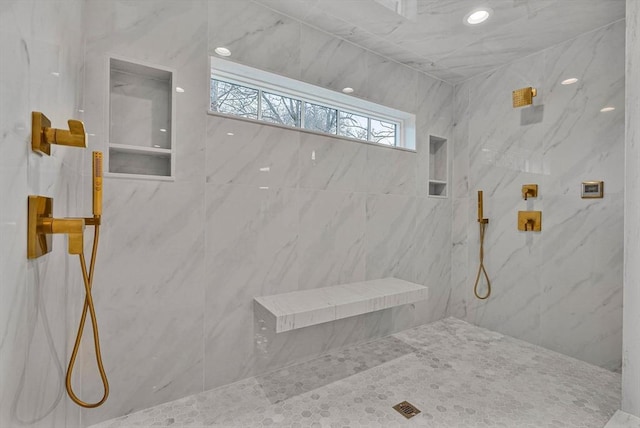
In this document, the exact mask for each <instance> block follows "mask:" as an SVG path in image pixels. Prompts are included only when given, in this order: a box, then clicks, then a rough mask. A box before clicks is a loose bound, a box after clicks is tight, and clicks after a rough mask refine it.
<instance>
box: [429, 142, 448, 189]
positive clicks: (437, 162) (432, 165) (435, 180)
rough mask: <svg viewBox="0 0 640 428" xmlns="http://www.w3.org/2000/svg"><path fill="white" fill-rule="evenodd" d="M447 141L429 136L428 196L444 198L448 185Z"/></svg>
mask: <svg viewBox="0 0 640 428" xmlns="http://www.w3.org/2000/svg"><path fill="white" fill-rule="evenodd" d="M448 159H449V157H448V156H447V140H446V139H445V138H440V137H436V136H434V135H430V136H429V196H434V197H439V198H446V197H447V184H448V176H449V173H448V170H449V168H448V163H449V161H448Z"/></svg>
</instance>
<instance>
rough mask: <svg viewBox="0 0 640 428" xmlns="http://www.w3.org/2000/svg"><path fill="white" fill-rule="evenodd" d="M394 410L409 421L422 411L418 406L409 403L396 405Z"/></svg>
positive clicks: (404, 402)
mask: <svg viewBox="0 0 640 428" xmlns="http://www.w3.org/2000/svg"><path fill="white" fill-rule="evenodd" d="M393 408H394V409H396V411H397V412H398V413H400V414H401V415H402V416H404V417H405V418H407V419H410V418H412V417H414V416H415V415H417V414H418V413H420V410H418V408H417V407H416V406H414V405H413V404H411V403H409V402H408V401H403V402H402V403H399V404H396V405H395V406H393Z"/></svg>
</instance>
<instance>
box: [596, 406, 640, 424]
mask: <svg viewBox="0 0 640 428" xmlns="http://www.w3.org/2000/svg"><path fill="white" fill-rule="evenodd" d="M637 427H640V418H638V417H636V416H633V415H630V414H629V413H625V412H623V411H622V410H618V411H617V412H616V413H615V414H614V415H613V417H612V418H611V419H609V422H607V424H606V425H605V426H604V428H637Z"/></svg>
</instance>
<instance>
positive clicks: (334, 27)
mask: <svg viewBox="0 0 640 428" xmlns="http://www.w3.org/2000/svg"><path fill="white" fill-rule="evenodd" d="M255 2H257V3H260V4H264V5H266V6H268V7H269V8H272V9H274V10H278V11H280V12H282V13H284V14H286V15H288V16H291V17H293V18H295V19H298V20H300V21H302V22H305V23H308V24H310V25H312V26H314V27H317V28H320V29H322V30H324V31H327V32H329V33H331V34H334V35H336V36H338V37H340V38H343V39H345V40H348V41H350V42H352V43H355V44H357V45H359V46H362V47H364V48H366V49H370V50H372V51H375V52H378V53H380V54H381V55H384V56H386V57H387V58H390V59H392V60H394V61H398V62H400V63H401V64H404V65H407V66H409V67H412V68H414V69H416V70H419V71H421V72H423V73H427V74H431V75H432V76H436V77H437V78H439V79H443V80H446V81H448V82H452V83H460V82H462V81H464V80H467V79H469V78H471V77H474V76H477V75H478V74H481V73H485V72H487V71H489V70H493V69H496V68H498V67H500V66H502V65H504V64H508V63H511V62H514V61H518V60H520V59H522V58H524V57H526V56H527V55H530V54H533V53H535V52H539V51H541V50H543V49H547V48H549V47H551V46H554V45H557V44H558V43H561V42H564V41H566V40H569V39H572V38H574V37H576V36H578V35H580V34H583V33H585V32H588V31H592V30H594V29H597V28H600V27H602V26H605V25H607V24H610V23H612V22H614V21H617V20H620V19H622V18H624V16H625V1H624V0H612V1H607V2H602V1H601V0H582V1H581V3H580V5H581V7H580V9H576V8H575V5H574V4H573V3H572V2H561V1H553V0H543V1H541V0H522V1H518V2H503V1H490V2H488V3H487V5H488V6H489V7H491V8H492V10H493V14H492V16H491V18H490V21H488V22H487V23H486V24H483V25H480V26H477V27H470V26H468V25H466V24H465V23H464V22H463V20H464V17H465V15H466V14H467V13H469V12H470V8H471V6H470V5H469V4H468V3H467V2H464V1H459V0H442V1H431V0H420V1H417V2H413V3H407V4H406V5H405V6H404V8H403V9H402V10H400V11H397V10H396V9H395V5H396V3H395V2H388V1H377V0H375V1H374V0H371V1H366V2H363V1H354V2H346V3H345V2H343V1H339V0H302V1H297V2H291V1H281V0H255ZM363 4H365V5H366V6H365V7H363ZM411 5H413V7H411ZM425 40H429V43H425V42H424V41H425Z"/></svg>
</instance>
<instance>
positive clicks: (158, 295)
mask: <svg viewBox="0 0 640 428" xmlns="http://www.w3.org/2000/svg"><path fill="white" fill-rule="evenodd" d="M203 187H204V185H203V184H200V185H199V186H194V185H192V184H190V183H183V184H178V183H156V182H144V181H135V182H132V181H129V180H120V179H106V180H105V182H104V210H103V217H102V234H101V240H100V247H99V253H98V259H97V265H96V266H97V267H96V273H95V279H94V287H93V288H94V293H93V294H94V299H95V302H96V311H97V314H98V319H99V321H100V326H101V330H100V332H101V340H102V349H103V356H104V363H105V367H106V369H107V374H108V376H109V380H110V384H111V388H112V390H114V391H120V393H119V394H113V395H112V396H111V397H110V398H109V400H108V401H107V403H105V405H104V406H102V407H100V408H99V409H96V410H93V411H85V412H84V413H83V422H84V423H94V422H98V421H100V420H104V419H106V418H109V417H112V416H115V415H122V414H124V413H127V412H130V411H131V410H132V409H140V408H145V407H148V406H149V405H152V404H153V403H161V402H164V401H167V400H171V399H176V398H180V397H183V396H185V395H188V394H192V393H195V392H197V391H201V390H202V348H201V346H202V327H201V326H202V324H203V317H204V313H203V311H204V302H203V297H204V258H203V254H204V236H203V233H202V232H203V230H202V224H203V222H204V205H203V203H202V199H201V195H202V194H203V192H204V188H203ZM158 206H161V207H165V209H163V210H159V209H158ZM169 207H174V208H173V209H170V208H169ZM159 314H161V316H160V315H159ZM167 343H171V344H172V345H171V346H167ZM90 355H91V354H88V355H86V357H85V358H84V359H83V366H82V371H81V372H82V374H83V376H82V381H83V383H82V391H83V393H84V394H86V395H87V396H89V397H94V396H97V395H98V394H99V391H100V389H99V388H100V383H99V379H97V378H96V377H95V375H94V370H95V366H94V364H93V362H92V360H91V356H90Z"/></svg>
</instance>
